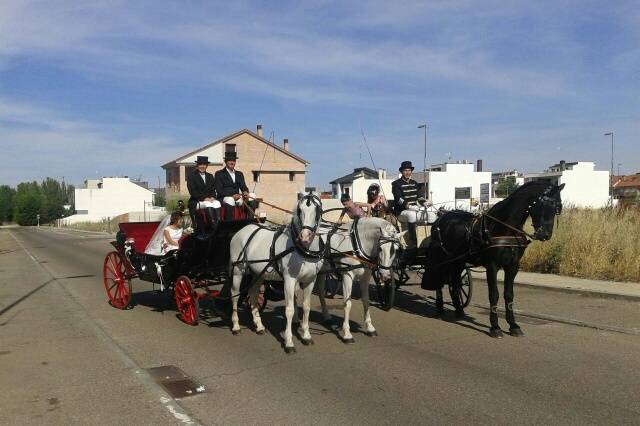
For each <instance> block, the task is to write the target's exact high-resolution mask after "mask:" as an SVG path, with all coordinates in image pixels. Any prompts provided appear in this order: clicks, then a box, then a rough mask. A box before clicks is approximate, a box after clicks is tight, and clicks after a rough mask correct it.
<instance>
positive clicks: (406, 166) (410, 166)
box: [398, 161, 415, 171]
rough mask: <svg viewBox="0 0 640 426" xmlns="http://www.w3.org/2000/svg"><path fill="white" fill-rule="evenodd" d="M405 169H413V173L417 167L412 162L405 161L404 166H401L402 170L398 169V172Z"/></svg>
mask: <svg viewBox="0 0 640 426" xmlns="http://www.w3.org/2000/svg"><path fill="white" fill-rule="evenodd" d="M404 169H411V171H413V169H415V167H413V164H411V161H403V162H402V164H400V168H399V169H398V171H403V170H404Z"/></svg>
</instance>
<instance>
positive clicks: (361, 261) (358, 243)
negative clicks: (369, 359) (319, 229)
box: [317, 217, 406, 343]
mask: <svg viewBox="0 0 640 426" xmlns="http://www.w3.org/2000/svg"><path fill="white" fill-rule="evenodd" d="M405 232H406V231H405ZM405 232H397V231H396V228H395V227H394V226H393V225H392V224H391V223H389V222H387V221H386V220H384V219H380V218H376V217H371V218H363V219H358V220H357V221H354V222H353V224H352V225H351V229H350V230H349V231H346V232H345V231H339V232H337V233H335V234H334V235H332V236H331V237H330V238H329V235H324V234H323V235H321V237H322V239H324V240H325V246H326V245H328V246H329V247H330V249H331V259H332V260H325V263H324V271H323V272H329V271H331V270H332V269H335V270H337V271H338V273H339V274H340V275H341V277H342V294H343V299H344V321H343V323H342V341H343V342H345V343H354V339H353V336H352V335H351V329H350V327H349V313H350V312H351V288H352V285H353V281H354V280H357V281H358V282H359V283H360V291H361V293H362V306H363V308H364V327H365V333H366V334H367V336H377V335H378V333H377V332H376V329H375V327H374V326H373V323H372V322H371V315H370V313H369V283H370V281H371V274H372V273H373V270H374V269H377V270H378V271H379V273H380V279H382V280H385V281H388V280H389V278H391V276H390V275H391V266H392V265H393V261H394V259H395V255H396V252H397V251H398V248H399V246H400V237H402V235H403V234H404V233H405ZM341 253H342V255H341ZM345 254H346V256H345ZM324 284H325V274H324V273H322V274H320V275H319V276H318V280H317V286H318V293H319V296H320V304H321V306H322V316H323V317H324V320H325V322H326V321H328V320H329V318H330V315H329V312H328V311H327V305H326V303H325V300H324Z"/></svg>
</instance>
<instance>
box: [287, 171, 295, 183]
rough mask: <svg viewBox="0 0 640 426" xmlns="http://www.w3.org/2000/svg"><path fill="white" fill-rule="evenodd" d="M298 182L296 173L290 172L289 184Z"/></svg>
mask: <svg viewBox="0 0 640 426" xmlns="http://www.w3.org/2000/svg"><path fill="white" fill-rule="evenodd" d="M295 180H296V172H289V182H293V181H295Z"/></svg>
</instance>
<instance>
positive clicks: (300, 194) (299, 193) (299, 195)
mask: <svg viewBox="0 0 640 426" xmlns="http://www.w3.org/2000/svg"><path fill="white" fill-rule="evenodd" d="M302 197H303V195H302V192H298V201H300V200H302Z"/></svg>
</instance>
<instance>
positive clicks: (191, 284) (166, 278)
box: [103, 206, 267, 325]
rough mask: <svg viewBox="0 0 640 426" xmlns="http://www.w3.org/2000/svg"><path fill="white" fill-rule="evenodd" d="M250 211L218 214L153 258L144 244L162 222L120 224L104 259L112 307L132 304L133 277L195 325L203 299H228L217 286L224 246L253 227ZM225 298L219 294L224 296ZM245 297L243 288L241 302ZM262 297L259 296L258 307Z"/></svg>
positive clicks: (223, 274)
mask: <svg viewBox="0 0 640 426" xmlns="http://www.w3.org/2000/svg"><path fill="white" fill-rule="evenodd" d="M256 222H257V220H256V219H254V218H253V215H252V214H251V212H249V211H248V210H247V209H246V208H245V207H243V206H238V207H236V208H235V210H234V214H233V217H231V218H225V217H224V216H222V217H221V218H220V221H218V222H217V223H215V224H214V223H208V224H207V223H205V226H202V225H201V229H199V230H197V231H196V232H194V233H190V234H184V235H183V236H182V237H181V238H180V241H179V249H178V250H172V251H170V252H168V253H165V254H161V255H157V254H148V253H147V252H145V251H149V250H148V248H147V247H148V245H149V243H150V241H151V239H152V236H153V234H154V233H155V232H157V230H158V228H159V227H160V228H162V223H161V222H129V223H120V224H119V225H118V226H119V228H120V230H119V231H118V233H117V234H116V240H115V241H113V242H111V244H112V245H113V247H114V248H115V250H114V251H112V252H110V253H108V254H107V255H106V257H105V259H104V265H103V280H104V287H105V290H106V292H107V297H108V298H109V303H110V304H111V306H113V307H114V308H118V309H128V308H130V307H131V304H132V285H131V280H132V279H134V278H138V279H140V280H142V281H148V282H151V283H153V286H154V288H155V286H156V285H158V286H159V291H160V292H163V293H165V294H167V295H168V296H169V297H170V298H174V299H175V303H176V307H177V309H178V312H179V315H180V318H181V319H182V321H184V322H185V323H187V324H189V325H196V324H197V323H198V319H199V315H200V309H199V302H200V300H202V299H203V298H228V294H226V293H225V292H223V288H222V286H223V285H224V284H225V283H227V281H228V270H229V242H230V241H231V238H232V237H233V235H235V233H236V232H237V231H238V230H240V229H241V228H243V227H245V226H246V225H248V224H250V223H256ZM223 295H224V296H223ZM245 299H246V289H244V288H243V289H242V292H241V295H240V300H243V301H244V300H245ZM266 303H267V299H266V297H265V295H264V291H262V292H261V293H260V296H259V306H260V309H261V310H262V309H264V307H265V305H266Z"/></svg>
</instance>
